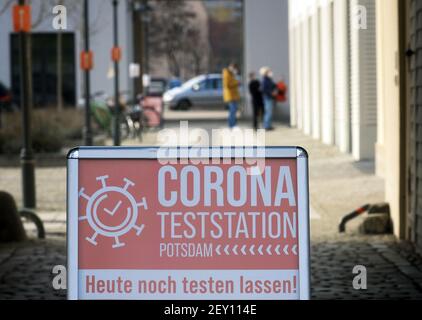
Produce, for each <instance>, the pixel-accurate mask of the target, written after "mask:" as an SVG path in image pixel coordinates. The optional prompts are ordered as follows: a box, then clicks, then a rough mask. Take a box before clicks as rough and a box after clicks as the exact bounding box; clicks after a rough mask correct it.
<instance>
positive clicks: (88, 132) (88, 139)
mask: <svg viewBox="0 0 422 320" xmlns="http://www.w3.org/2000/svg"><path fill="white" fill-rule="evenodd" d="M84 47H85V53H88V52H89V4H88V0H84ZM84 77H85V128H84V142H85V145H87V146H91V145H92V144H93V141H92V129H91V105H90V103H91V80H90V68H85V71H84Z"/></svg>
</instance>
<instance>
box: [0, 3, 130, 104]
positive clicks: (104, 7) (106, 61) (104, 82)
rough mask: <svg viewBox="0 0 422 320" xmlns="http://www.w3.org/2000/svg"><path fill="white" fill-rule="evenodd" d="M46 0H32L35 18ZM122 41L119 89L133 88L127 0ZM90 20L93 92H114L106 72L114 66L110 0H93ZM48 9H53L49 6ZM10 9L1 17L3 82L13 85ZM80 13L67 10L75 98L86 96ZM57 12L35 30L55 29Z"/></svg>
mask: <svg viewBox="0 0 422 320" xmlns="http://www.w3.org/2000/svg"><path fill="white" fill-rule="evenodd" d="M41 1H43V0H33V1H32V11H33V12H32V19H33V20H34V19H35V17H36V16H37V15H38V11H39V9H40V3H41ZM119 2H120V5H119V11H118V14H119V20H120V22H119V42H120V47H121V48H122V50H123V55H122V60H121V63H120V89H121V90H122V91H124V90H128V89H129V88H130V82H129V79H128V65H129V60H128V59H129V57H131V48H130V47H129V45H130V41H131V40H130V39H128V36H127V35H128V34H130V32H129V30H130V25H129V24H128V21H129V20H130V19H128V18H127V14H128V8H127V6H126V1H119ZM89 3H90V20H91V23H90V24H91V32H92V34H91V50H92V51H93V52H94V69H93V70H92V72H91V92H92V93H93V92H95V91H105V92H106V93H108V94H110V95H113V79H108V78H107V71H108V69H109V67H111V66H112V63H111V58H110V49H111V47H112V45H113V38H112V36H113V29H112V28H113V23H112V22H113V20H112V5H111V1H104V0H90V1H89ZM47 10H48V12H51V11H52V8H47ZM11 16H12V14H11V8H9V10H8V11H6V12H5V13H4V14H3V15H1V16H0V57H1V58H2V63H0V81H2V82H3V83H5V84H6V85H7V86H9V87H10V81H11V77H10V63H9V62H10V48H9V44H10V40H9V39H10V34H11V32H12V19H11ZM81 16H82V14H81V13H78V12H71V11H68V17H69V18H68V29H67V30H66V31H74V32H75V58H76V63H75V72H76V99H78V98H80V97H81V96H82V95H83V75H82V72H81V71H80V69H79V54H80V51H81V50H82V48H83V42H82V41H83V39H82V38H81V35H80V30H81V23H82V21H81V19H80V17H81ZM53 17H54V15H53V14H52V13H51V14H48V15H46V18H45V19H44V20H43V22H42V23H41V24H40V25H39V26H37V27H36V28H35V29H33V30H32V31H33V32H52V33H55V32H56V30H54V29H53V27H52V20H53Z"/></svg>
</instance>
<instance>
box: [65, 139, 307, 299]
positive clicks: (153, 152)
mask: <svg viewBox="0 0 422 320" xmlns="http://www.w3.org/2000/svg"><path fill="white" fill-rule="evenodd" d="M163 149H164V150H167V151H169V152H168V154H169V155H168V158H169V159H170V158H171V159H173V158H174V154H175V153H176V154H177V158H178V159H182V158H190V159H195V158H196V159H206V158H209V159H212V158H214V159H215V158H221V159H223V158H236V157H239V155H241V154H243V158H259V157H261V158H262V157H263V156H264V157H265V158H268V159H296V161H297V199H298V203H297V207H298V244H299V253H298V257H299V279H298V282H299V283H298V288H299V299H300V300H308V299H310V258H309V257H310V236H309V228H310V227H309V179H308V154H307V152H306V150H305V149H303V148H301V147H79V148H74V149H72V150H70V151H69V153H68V156H67V287H68V289H67V297H68V299H71V300H76V299H78V298H79V283H78V270H79V269H78V204H79V197H78V172H79V171H78V162H79V160H82V159H139V160H145V159H150V160H151V159H160V158H161V159H163V154H162V153H161V152H160V153H159V150H160V151H163ZM245 155H246V156H245Z"/></svg>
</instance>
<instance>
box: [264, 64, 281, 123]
mask: <svg viewBox="0 0 422 320" xmlns="http://www.w3.org/2000/svg"><path fill="white" fill-rule="evenodd" d="M260 74H261V76H262V81H261V91H262V96H263V98H264V124H263V125H264V129H265V130H267V131H271V130H274V128H273V126H272V118H273V109H274V104H275V97H276V96H277V92H278V90H277V85H276V84H275V83H274V81H273V79H272V76H273V73H272V71H271V69H270V68H268V67H262V68H261V69H260Z"/></svg>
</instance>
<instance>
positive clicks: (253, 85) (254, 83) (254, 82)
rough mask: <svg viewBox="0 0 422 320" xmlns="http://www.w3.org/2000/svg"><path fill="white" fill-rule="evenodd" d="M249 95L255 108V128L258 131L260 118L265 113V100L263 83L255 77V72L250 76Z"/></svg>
mask: <svg viewBox="0 0 422 320" xmlns="http://www.w3.org/2000/svg"><path fill="white" fill-rule="evenodd" d="M249 94H250V95H251V100H252V107H253V128H254V129H255V130H257V129H258V118H259V117H261V116H262V114H263V113H264V100H263V99H262V93H261V83H260V82H259V80H258V79H257V78H256V76H255V72H251V73H250V74H249Z"/></svg>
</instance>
